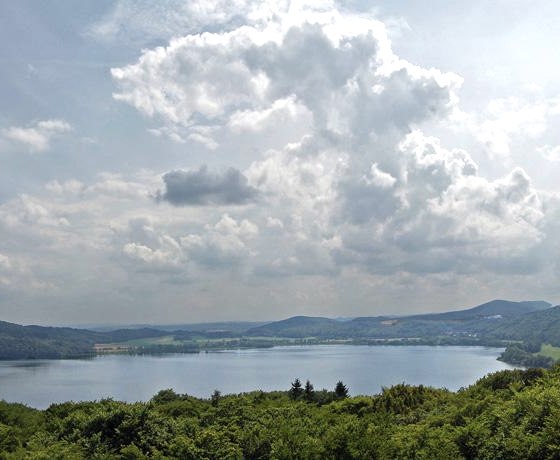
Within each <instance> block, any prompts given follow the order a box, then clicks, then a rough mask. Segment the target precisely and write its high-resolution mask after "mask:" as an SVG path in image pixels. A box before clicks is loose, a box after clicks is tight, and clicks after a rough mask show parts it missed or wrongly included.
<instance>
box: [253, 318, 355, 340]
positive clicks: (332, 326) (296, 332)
mask: <svg viewBox="0 0 560 460" xmlns="http://www.w3.org/2000/svg"><path fill="white" fill-rule="evenodd" d="M342 324H345V323H344V322H340V321H337V320H335V319H329V318H322V317H312V316H293V317H291V318H288V319H284V320H281V321H274V322H272V323H269V324H265V325H264V326H259V327H254V328H251V329H249V330H248V331H247V332H246V334H247V335H249V336H253V337H256V336H263V337H295V338H303V337H324V336H335V335H337V331H339V330H340V326H341V325H342Z"/></svg>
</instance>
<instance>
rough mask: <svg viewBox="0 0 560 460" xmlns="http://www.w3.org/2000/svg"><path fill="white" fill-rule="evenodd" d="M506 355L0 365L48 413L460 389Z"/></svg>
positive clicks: (107, 359)
mask: <svg viewBox="0 0 560 460" xmlns="http://www.w3.org/2000/svg"><path fill="white" fill-rule="evenodd" d="M501 351H502V349H498V348H484V347H430V346H360V345H314V346H289V347H276V348H270V349H259V350H232V351H221V352H212V353H199V354H171V355H163V356H131V355H106V356H98V357H95V358H92V359H83V360H26V361H0V399H4V400H6V401H10V402H23V403H25V404H28V405H30V406H32V407H37V408H46V407H48V406H49V405H50V404H51V403H53V402H62V401H69V400H73V401H81V400H94V399H101V398H105V397H111V398H114V399H117V400H123V401H146V400H148V399H150V398H151V397H152V396H153V395H154V394H155V393H157V392H158V391H159V390H162V389H165V388H173V389H174V390H175V391H177V392H178V393H188V394H190V395H194V396H199V397H209V396H210V394H211V393H212V392H213V391H214V389H219V390H220V391H221V392H222V393H224V394H225V393H240V392H244V391H252V390H257V389H261V390H264V391H269V390H287V389H288V388H290V383H291V382H292V381H293V380H294V378H296V377H298V378H299V379H300V380H302V382H305V380H307V379H309V380H310V381H311V383H313V385H314V386H315V388H316V389H321V388H327V389H333V388H334V385H335V383H336V382H337V381H338V380H343V381H344V383H345V384H346V385H347V386H348V387H349V390H350V394H351V395H359V394H368V395H369V394H376V393H379V391H380V390H381V387H382V386H390V385H394V384H397V383H401V382H406V383H410V384H414V385H419V384H424V385H430V386H435V387H445V388H448V389H450V390H457V389H459V388H460V387H463V386H468V385H470V384H472V383H474V382H475V381H476V380H477V379H478V378H480V377H482V376H484V375H486V374H487V373H489V372H494V371H498V370H502V369H511V368H512V366H509V365H507V364H504V363H502V362H500V361H497V360H496V358H497V357H498V355H499V354H500V352H501Z"/></svg>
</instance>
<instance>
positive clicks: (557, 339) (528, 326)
mask: <svg viewBox="0 0 560 460" xmlns="http://www.w3.org/2000/svg"><path fill="white" fill-rule="evenodd" d="M488 334H489V335H490V334H491V335H493V336H494V337H501V338H505V339H510V340H521V341H524V342H540V343H548V344H551V345H554V346H557V347H560V305H558V306H556V307H553V308H549V309H547V310H544V311H536V312H533V313H528V314H526V315H523V316H520V317H516V318H510V319H507V320H505V321H503V322H500V323H499V324H496V325H495V327H493V328H492V329H489V330H488Z"/></svg>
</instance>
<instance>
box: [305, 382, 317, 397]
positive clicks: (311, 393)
mask: <svg viewBox="0 0 560 460" xmlns="http://www.w3.org/2000/svg"><path fill="white" fill-rule="evenodd" d="M303 397H304V398H305V400H306V401H309V402H311V401H313V400H314V399H315V390H314V389H313V385H312V384H311V382H310V381H309V380H307V381H306V382H305V389H304V390H303Z"/></svg>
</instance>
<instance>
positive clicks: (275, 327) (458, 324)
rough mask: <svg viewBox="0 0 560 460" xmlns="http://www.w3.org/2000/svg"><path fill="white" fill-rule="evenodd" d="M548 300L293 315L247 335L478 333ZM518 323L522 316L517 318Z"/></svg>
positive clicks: (540, 307) (539, 307)
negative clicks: (426, 310) (396, 312)
mask: <svg viewBox="0 0 560 460" xmlns="http://www.w3.org/2000/svg"><path fill="white" fill-rule="evenodd" d="M550 307H551V304H550V303H548V302H544V301H525V302H511V301H507V300H493V301H490V302H487V303H484V304H482V305H478V306H476V307H473V308H469V309H466V310H459V311H450V312H444V313H434V314H423V315H411V316H402V317H386V316H377V317H359V318H354V319H352V320H349V321H336V320H333V319H329V318H322V317H308V316H294V317H292V318H288V319H285V320H282V321H275V322H272V323H269V324H266V325H264V326H260V327H256V328H251V329H249V331H247V335H252V336H264V337H271V336H276V337H295V338H301V337H317V338H321V339H329V338H363V337H370V338H411V337H433V336H438V335H454V334H459V335H468V334H479V333H481V332H483V331H486V330H489V329H492V328H493V327H496V326H498V324H500V322H502V321H506V320H507V319H513V318H521V317H524V316H525V315H527V314H530V313H533V312H544V311H546V309H549V308H550ZM520 321H521V323H522V320H520Z"/></svg>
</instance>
